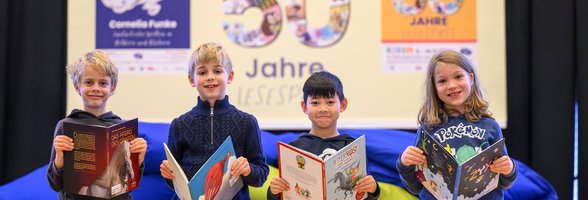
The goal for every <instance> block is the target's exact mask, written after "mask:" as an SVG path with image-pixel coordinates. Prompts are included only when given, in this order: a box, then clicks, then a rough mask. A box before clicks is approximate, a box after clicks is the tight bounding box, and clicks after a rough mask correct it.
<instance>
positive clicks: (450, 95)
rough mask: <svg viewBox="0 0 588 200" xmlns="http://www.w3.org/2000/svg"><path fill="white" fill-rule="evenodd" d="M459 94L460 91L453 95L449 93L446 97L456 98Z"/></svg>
mask: <svg viewBox="0 0 588 200" xmlns="http://www.w3.org/2000/svg"><path fill="white" fill-rule="evenodd" d="M459 94H461V91H459V92H453V93H449V94H448V95H447V96H449V97H456V96H457V95H459Z"/></svg>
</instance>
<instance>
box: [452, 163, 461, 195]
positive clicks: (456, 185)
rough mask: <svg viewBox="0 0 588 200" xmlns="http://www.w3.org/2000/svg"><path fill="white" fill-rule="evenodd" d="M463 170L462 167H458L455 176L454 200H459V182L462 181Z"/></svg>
mask: <svg viewBox="0 0 588 200" xmlns="http://www.w3.org/2000/svg"><path fill="white" fill-rule="evenodd" d="M461 168H462V166H461V165H460V166H458V167H457V171H456V172H457V174H456V175H455V188H453V199H454V200H457V197H459V194H458V192H459V182H460V181H459V180H461Z"/></svg>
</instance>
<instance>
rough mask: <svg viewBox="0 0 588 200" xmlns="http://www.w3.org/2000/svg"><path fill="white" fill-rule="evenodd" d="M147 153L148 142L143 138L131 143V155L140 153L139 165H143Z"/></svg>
mask: <svg viewBox="0 0 588 200" xmlns="http://www.w3.org/2000/svg"><path fill="white" fill-rule="evenodd" d="M146 152H147V141H145V139H143V138H135V139H133V140H132V141H131V153H139V165H142V164H143V160H144V159H145V153H146Z"/></svg>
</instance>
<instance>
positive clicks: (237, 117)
mask: <svg viewBox="0 0 588 200" xmlns="http://www.w3.org/2000/svg"><path fill="white" fill-rule="evenodd" d="M228 136H231V139H232V142H233V148H234V149H235V154H236V156H237V158H238V157H241V156H243V157H245V158H247V161H248V162H249V167H250V168H251V173H250V174H249V175H248V176H241V177H242V179H243V183H244V185H243V188H241V191H239V193H237V195H236V196H235V197H234V198H233V199H250V197H249V189H248V187H247V186H248V185H250V186H254V187H260V186H262V185H263V183H264V182H265V180H266V179H267V175H268V173H269V168H268V166H267V164H266V162H265V157H264V155H263V150H262V147H261V137H260V136H261V133H260V130H259V126H258V124H257V119H256V118H255V117H254V116H253V115H250V114H248V113H245V112H243V111H240V110H238V109H237V108H236V107H235V106H233V105H231V104H230V103H229V97H228V96H225V98H224V99H223V100H217V101H216V102H215V103H214V108H211V107H210V104H209V103H208V101H201V100H200V98H198V103H197V104H196V107H194V108H192V110H190V111H188V112H187V113H185V114H183V115H181V116H180V117H178V118H176V119H174V120H173V121H172V122H171V125H170V128H169V136H168V143H167V145H168V147H169V149H170V151H171V153H172V154H173V155H174V157H175V159H176V160H177V161H178V163H179V164H180V165H181V166H182V169H183V170H184V172H185V173H186V176H188V179H191V178H192V176H194V174H196V172H198V169H200V167H202V165H204V163H205V162H206V160H208V158H210V156H212V154H214V152H215V151H216V150H217V149H218V147H219V146H220V145H221V144H222V143H223V141H224V140H225V139H227V137H228ZM167 182H168V185H169V186H170V187H173V184H171V181H170V180H168V181H167ZM174 199H177V196H175V197H174Z"/></svg>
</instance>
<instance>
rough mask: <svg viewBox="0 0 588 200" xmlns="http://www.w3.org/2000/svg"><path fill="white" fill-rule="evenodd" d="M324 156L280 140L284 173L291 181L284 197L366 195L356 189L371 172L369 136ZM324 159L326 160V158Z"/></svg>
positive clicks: (333, 198) (327, 199)
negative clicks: (366, 146)
mask: <svg viewBox="0 0 588 200" xmlns="http://www.w3.org/2000/svg"><path fill="white" fill-rule="evenodd" d="M327 154H330V155H327V156H325V155H326V154H325V153H323V154H322V155H323V156H321V157H319V156H317V155H315V154H313V153H310V152H307V151H305V150H302V149H299V148H296V147H294V146H291V145H288V144H286V143H283V142H278V167H279V170H280V177H282V178H283V179H286V181H288V183H289V184H290V190H288V191H284V192H282V194H281V195H282V199H286V200H288V199H307V200H310V199H313V200H314V199H323V200H336V199H364V198H366V197H367V194H366V193H365V192H363V193H357V192H356V191H355V190H354V187H355V184H356V183H357V181H358V180H359V179H361V178H363V177H365V176H367V168H366V162H367V160H366V152H365V137H364V136H361V137H359V138H357V139H356V140H354V141H353V142H352V143H350V144H348V145H347V146H345V147H343V148H341V149H340V150H339V151H335V150H333V152H331V153H327ZM323 159H324V160H323Z"/></svg>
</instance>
